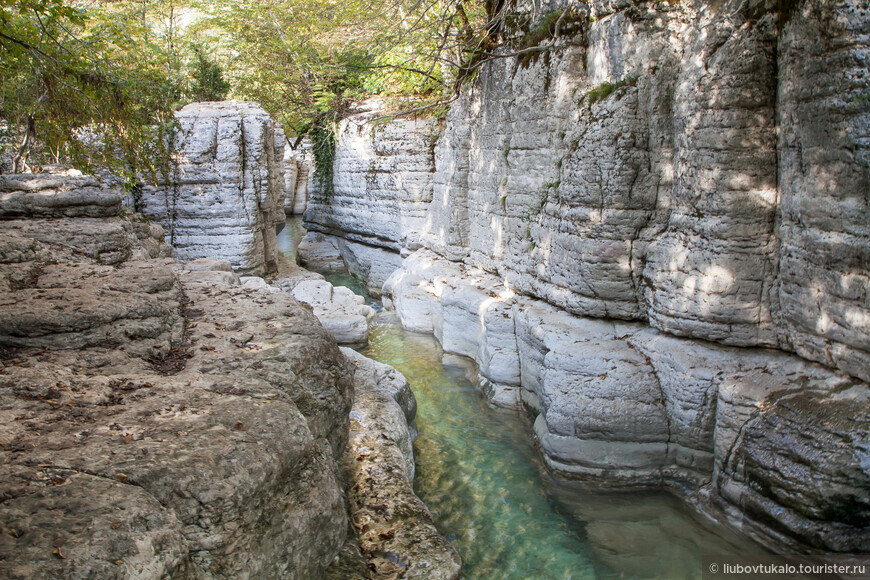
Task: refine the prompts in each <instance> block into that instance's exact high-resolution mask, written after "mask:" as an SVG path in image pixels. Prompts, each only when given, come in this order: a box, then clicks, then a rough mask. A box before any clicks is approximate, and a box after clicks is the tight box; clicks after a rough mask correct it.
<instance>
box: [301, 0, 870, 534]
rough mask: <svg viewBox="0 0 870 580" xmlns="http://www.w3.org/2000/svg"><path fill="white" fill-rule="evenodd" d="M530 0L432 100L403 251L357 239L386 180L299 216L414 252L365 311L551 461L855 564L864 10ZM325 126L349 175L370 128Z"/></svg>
mask: <svg viewBox="0 0 870 580" xmlns="http://www.w3.org/2000/svg"><path fill="white" fill-rule="evenodd" d="M525 4H530V3H525ZM546 4H547V9H548V10H556V9H566V8H568V9H572V10H573V12H571V13H570V14H569V15H568V17H567V20H566V22H565V27H564V28H563V29H562V30H563V32H564V33H563V34H562V36H561V37H560V38H559V39H550V40H549V41H548V42H550V41H552V43H553V45H552V48H546V49H544V50H542V51H541V52H539V53H537V54H533V55H531V56H530V55H528V54H526V55H525V56H520V57H516V58H513V57H510V58H500V59H493V60H492V61H491V62H489V63H487V64H485V65H484V66H483V67H482V68H481V71H480V73H479V75H478V76H477V77H476V79H475V80H474V81H473V82H471V83H469V84H468V85H467V86H466V87H465V89H464V90H463V93H462V95H461V97H460V98H459V100H458V101H457V102H456V103H455V104H454V105H453V106H452V107H451V110H450V112H449V113H448V115H447V119H446V124H445V126H444V131H443V136H442V137H441V138H440V139H439V140H438V142H437V144H436V145H435V149H434V171H432V172H431V173H430V179H431V183H432V185H431V186H432V199H431V202H429V203H428V204H427V206H426V207H427V210H426V211H427V215H426V218H425V222H424V224H423V229H422V232H421V235H420V236H419V237H415V236H407V235H406V236H405V237H404V238H403V237H402V236H401V235H398V236H397V235H395V234H393V233H390V234H388V235H385V236H384V237H385V238H387V239H388V240H389V243H385V242H383V240H376V239H375V238H376V237H377V236H375V235H373V234H372V233H371V232H366V231H365V229H364V226H363V225H361V223H360V222H362V221H365V222H367V223H371V224H374V223H375V220H374V219H371V220H361V219H357V217H356V216H365V215H368V213H372V212H375V211H378V209H380V208H382V207H383V204H391V203H392V200H393V199H394V197H395V196H394V195H393V194H392V193H390V192H388V191H383V192H380V191H379V192H378V195H383V196H385V200H384V199H380V198H376V199H372V200H369V199H368V198H366V197H365V196H364V195H350V194H348V195H347V197H342V196H337V197H335V198H334V199H333V200H332V205H331V206H329V207H327V206H325V205H324V206H322V208H321V209H322V211H324V212H327V211H328V212H329V215H328V216H326V217H323V216H321V215H319V214H317V213H316V212H314V211H312V212H311V213H310V216H311V218H310V221H312V222H316V223H317V224H320V225H321V226H322V227H320V228H319V229H320V231H324V232H327V233H330V234H333V235H336V236H340V237H341V238H342V240H333V241H330V242H329V243H331V244H332V245H333V246H334V247H335V248H336V249H339V252H338V253H339V254H342V255H344V254H343V252H342V251H341V249H340V248H341V245H342V243H345V244H346V243H349V242H354V243H356V242H364V243H367V244H369V245H379V246H383V247H390V246H391V245H392V244H395V246H394V247H397V248H398V249H399V250H400V251H402V252H403V253H407V252H408V251H410V250H413V249H414V247H415V245H416V244H418V243H419V244H422V245H423V246H424V248H423V249H419V250H416V251H415V253H413V254H411V255H410V256H409V257H407V258H406V259H405V261H404V263H403V265H402V268H401V269H400V270H398V271H397V272H395V273H394V274H393V275H392V276H391V278H390V279H389V280H388V281H387V282H386V284H385V286H384V294H385V296H386V297H387V298H388V300H390V301H391V302H392V304H393V306H394V307H395V308H396V310H397V312H398V313H399V316H400V318H401V320H402V323H403V325H405V326H406V327H407V328H409V329H412V330H417V331H429V332H434V333H435V335H436V336H437V337H438V338H439V340H440V341H441V344H442V345H443V347H444V349H445V351H447V352H453V353H458V354H462V355H465V356H469V357H472V358H474V359H475V360H476V361H477V362H478V364H479V366H480V373H481V377H482V385H483V386H484V388H486V389H487V390H488V391H489V392H490V394H491V396H492V397H493V400H494V401H495V402H497V403H499V404H502V405H506V406H517V407H521V408H524V409H526V410H527V411H529V412H530V413H531V415H532V416H533V418H534V420H535V423H534V425H535V427H534V428H535V433H536V435H537V437H538V440H539V441H540V443H541V447H542V450H543V452H544V455H545V459H546V460H547V463H548V465H549V466H550V467H551V468H553V469H554V470H555V471H557V472H559V473H562V474H564V475H568V476H571V477H579V478H595V479H596V480H598V481H601V480H604V481H610V482H612V483H615V484H636V483H643V484H648V483H660V484H665V485H670V486H676V487H679V488H681V489H684V490H687V491H689V492H690V493H692V494H694V496H695V497H696V499H697V502H698V503H699V504H702V505H704V506H706V507H707V509H720V510H722V511H724V512H725V513H727V514H728V516H729V518H730V519H731V521H732V522H734V523H735V524H737V525H738V526H742V527H743V528H744V529H747V530H750V529H754V530H756V531H757V532H758V533H759V534H762V535H763V536H764V537H765V538H766V539H767V541H769V542H774V543H776V542H782V543H784V544H792V545H793V544H794V543H800V544H803V545H805V546H806V545H808V546H811V547H814V548H818V549H825V550H833V551H866V550H868V549H870V537H868V534H867V523H868V520H867V519H866V513H868V509H870V494H868V492H867V490H868V489H870V469H868V465H870V463H868V456H867V449H868V441H870V440H868V437H870V435H868V431H867V429H866V424H867V422H868V421H870V415H868V407H867V404H866V403H867V400H868V398H870V386H868V384H867V381H868V380H870V361H868V355H870V306H868V302H867V297H868V296H870V275H868V270H870V261H868V255H870V254H868V252H870V229H868V224H870V221H868V214H867V208H868V205H870V178H868V176H870V156H868V151H870V149H868V147H870V145H868V140H867V135H868V132H870V103H868V101H867V98H866V93H867V91H868V86H870V85H868V78H867V75H866V71H867V70H868V69H870V60H868V55H870V50H868V46H870V45H868V40H867V39H868V38H870V13H868V11H867V10H866V7H865V6H863V5H862V3H860V2H858V1H857V0H838V1H836V2H822V1H821V0H802V1H800V2H796V3H788V4H782V3H776V2H772V1H770V2H749V1H744V0H730V1H726V2H722V3H709V2H700V1H699V2H681V3H647V2H633V1H631V2H609V1H597V0H596V1H594V2H591V3H588V4H582V5H581V4H580V3H575V2H563V1H557V2H549V3H546ZM778 9H781V10H782V12H780V11H778ZM516 34H517V35H521V34H522V31H517V32H516ZM820 39H821V40H820ZM504 50H505V52H509V51H510V50H511V49H510V47H506V48H504ZM391 126H392V127H393V128H394V129H395V130H399V127H400V126H399V125H398V124H391ZM343 137H344V139H345V140H346V141H345V142H343V143H340V145H339V150H340V151H345V152H348V153H349V152H352V151H354V150H359V151H362V152H363V153H362V154H360V160H359V161H358V162H357V163H359V164H361V165H362V166H363V167H367V166H368V165H367V163H368V161H367V160H368V159H370V158H371V155H369V154H368V153H365V152H366V151H368V149H367V148H369V147H371V145H370V144H367V143H372V142H373V141H372V139H371V138H368V140H367V138H366V135H364V134H359V133H353V132H351V133H348V135H347V136H344V135H343ZM354 147H356V149H354ZM418 151H419V153H420V154H422V153H423V152H424V149H423V148H422V147H421V148H419V149H418ZM351 166H354V165H353V164H351V163H348V162H347V161H345V160H343V161H342V164H338V163H337V164H336V177H337V178H339V176H342V175H344V174H345V173H346V172H347V167H351ZM357 173H359V171H357ZM409 175H411V176H413V177H414V179H415V180H416V179H418V178H419V179H420V180H421V182H422V181H423V179H424V178H423V177H422V176H421V175H420V173H419V172H418V170H417V166H416V165H414V164H412V166H411V167H410V169H409ZM357 180H358V182H361V181H362V179H361V178H360V177H359V176H358V177H357ZM425 187H426V188H428V187H429V186H428V185H426V186H425ZM358 188H359V189H360V190H362V191H368V190H365V189H364V188H362V186H358ZM372 191H374V190H372ZM361 205H362V206H365V207H360V206H361ZM351 208H353V212H354V213H353V216H350V215H349V213H350V211H351ZM367 212H368V213H367ZM314 227H315V228H317V227H318V226H314ZM394 229H395V226H393V228H392V229H391V228H389V227H387V228H385V229H384V230H383V231H385V232H393V231H394ZM402 240H405V242H403V241H402ZM409 241H410V242H409ZM344 259H345V261H347V258H346V257H345V258H344Z"/></svg>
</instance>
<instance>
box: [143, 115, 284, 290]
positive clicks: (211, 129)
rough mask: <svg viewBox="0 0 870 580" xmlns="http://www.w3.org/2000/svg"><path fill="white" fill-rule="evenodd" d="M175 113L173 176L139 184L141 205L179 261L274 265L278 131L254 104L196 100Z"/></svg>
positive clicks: (280, 209)
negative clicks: (160, 228)
mask: <svg viewBox="0 0 870 580" xmlns="http://www.w3.org/2000/svg"><path fill="white" fill-rule="evenodd" d="M176 119H177V121H178V124H179V126H180V130H179V133H178V134H177V136H176V138H175V142H174V143H173V147H174V149H175V151H176V153H175V161H174V166H173V168H172V171H171V175H170V178H171V179H170V182H169V183H166V184H163V185H160V186H156V187H144V188H143V191H142V194H141V198H140V200H139V203H138V209H139V210H140V211H141V212H142V213H143V214H145V215H146V216H149V217H151V218H152V219H153V220H154V221H155V222H157V223H159V224H160V225H162V226H163V228H164V229H165V230H166V232H167V236H168V241H169V242H170V244H171V245H172V247H173V248H174V249H175V256H176V258H177V259H178V260H180V261H182V262H187V261H191V260H194V259H198V258H218V259H224V260H227V261H228V262H230V264H232V266H233V268H234V269H235V270H236V271H237V272H240V273H245V274H254V275H261V274H265V273H273V272H275V271H277V265H276V259H277V256H276V252H277V241H276V239H275V227H276V225H282V224H283V223H284V219H285V216H284V196H285V183H284V162H283V160H284V142H285V138H284V133H283V130H282V129H281V127H280V126H279V125H278V124H276V123H275V122H274V121H273V120H272V119H271V117H269V115H268V114H267V113H266V112H265V111H263V109H262V108H261V107H260V106H259V105H257V104H256V103H237V102H233V101H227V102H215V103H193V104H191V105H188V106H186V107H184V108H183V109H181V110H180V111H179V112H178V113H177V114H176Z"/></svg>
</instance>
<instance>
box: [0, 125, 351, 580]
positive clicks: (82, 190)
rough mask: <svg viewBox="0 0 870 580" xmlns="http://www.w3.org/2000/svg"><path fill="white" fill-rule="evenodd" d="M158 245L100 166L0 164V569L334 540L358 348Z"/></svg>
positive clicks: (277, 573)
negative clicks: (4, 171) (86, 170)
mask: <svg viewBox="0 0 870 580" xmlns="http://www.w3.org/2000/svg"><path fill="white" fill-rule="evenodd" d="M232 142H233V141H231V143H232ZM168 250H169V248H168V246H166V244H165V243H163V230H162V228H161V227H160V226H158V225H155V224H148V223H147V222H143V221H141V220H139V219H138V218H135V217H126V216H125V215H124V212H123V211H122V209H121V195H120V194H119V193H118V192H116V191H111V190H106V189H104V188H102V187H100V186H99V184H98V183H97V182H96V181H95V180H93V179H92V178H89V177H85V176H66V177H64V178H61V177H58V176H33V175H24V176H13V177H5V176H4V177H3V178H2V179H0V462H2V464H3V466H4V468H3V472H2V474H0V498H2V501H0V561H2V570H3V572H2V575H3V577H4V578H167V577H171V578H230V577H232V578H237V577H260V578H300V579H309V578H318V577H322V576H323V574H324V573H325V571H326V569H327V567H328V566H329V565H330V564H331V563H332V561H333V559H334V557H335V556H336V555H337V553H338V551H339V549H340V548H341V546H342V545H343V544H344V542H345V538H346V535H347V530H348V525H349V522H348V519H347V512H346V503H345V502H346V500H345V497H344V494H343V491H342V483H341V477H340V472H339V468H338V463H337V461H338V459H339V458H340V457H341V455H342V454H343V452H344V450H345V447H346V444H347V439H348V430H349V419H348V413H349V411H350V407H351V400H352V395H353V367H352V366H351V365H350V364H349V363H348V361H347V360H346V359H345V357H344V356H343V355H342V353H341V352H340V351H339V349H338V347H337V346H336V344H335V342H334V341H333V340H332V339H331V338H330V337H329V335H328V334H327V333H326V331H325V330H324V329H323V327H322V326H321V325H320V324H319V323H318V322H317V320H316V319H315V318H314V316H313V315H312V314H311V313H310V312H309V311H308V310H307V309H305V308H304V307H302V306H301V305H300V304H299V303H298V302H297V301H296V300H294V299H293V298H292V296H290V295H289V294H287V293H270V292H267V291H263V290H257V289H250V288H246V287H243V286H242V285H241V284H240V282H239V278H238V276H237V275H236V274H234V273H233V271H232V268H231V266H230V264H229V263H227V262H223V261H218V260H208V259H203V260H195V261H193V262H190V263H189V264H186V265H183V266H182V265H181V264H178V263H177V262H174V261H173V260H170V259H168V258H166V257H165V256H167V255H168Z"/></svg>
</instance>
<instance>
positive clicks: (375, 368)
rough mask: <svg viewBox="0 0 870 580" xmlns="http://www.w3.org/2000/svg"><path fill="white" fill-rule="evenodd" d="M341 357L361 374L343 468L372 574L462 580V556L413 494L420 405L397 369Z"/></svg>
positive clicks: (350, 353)
mask: <svg viewBox="0 0 870 580" xmlns="http://www.w3.org/2000/svg"><path fill="white" fill-rule="evenodd" d="M342 350H343V352H344V354H345V356H347V357H348V359H349V360H350V361H351V362H352V363H353V364H354V366H355V367H356V375H355V377H354V385H355V393H356V395H355V399H354V404H353V409H352V411H351V415H350V418H351V428H350V445H349V447H348V451H347V453H346V454H345V458H344V468H345V471H346V473H347V480H348V499H349V500H350V508H351V519H352V521H353V524H354V527H355V529H356V532H357V536H358V538H359V545H360V549H361V550H362V553H363V554H364V555H365V557H366V561H367V563H368V567H369V568H370V569H371V570H372V571H373V572H374V577H377V578H389V577H397V578H435V579H439V580H442V579H443V580H448V579H457V578H459V577H460V572H461V561H460V559H459V554H458V553H457V552H456V549H455V548H454V547H453V546H452V545H451V544H450V542H448V541H447V540H446V539H445V538H444V537H443V536H442V535H441V534H439V533H438V531H437V529H436V528H435V525H434V522H433V520H432V515H431V514H430V513H429V510H428V509H427V508H426V505H425V504H424V503H423V502H422V501H421V500H420V498H418V497H417V496H416V495H415V494H414V491H413V489H412V487H411V482H412V480H413V477H414V459H413V451H412V448H411V443H412V442H413V439H414V437H416V433H415V432H414V430H413V427H412V425H413V420H414V416H415V414H416V402H415V400H414V394H413V393H412V392H411V390H410V389H409V388H408V381H407V380H405V377H403V376H402V375H401V373H399V372H398V371H396V370H395V369H393V368H392V367H390V366H387V365H384V364H381V363H378V362H376V361H373V360H371V359H369V358H366V357H365V356H363V355H361V354H359V353H357V352H355V351H352V350H350V349H342Z"/></svg>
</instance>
